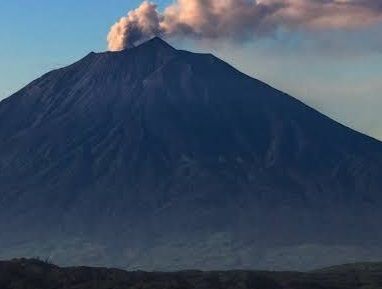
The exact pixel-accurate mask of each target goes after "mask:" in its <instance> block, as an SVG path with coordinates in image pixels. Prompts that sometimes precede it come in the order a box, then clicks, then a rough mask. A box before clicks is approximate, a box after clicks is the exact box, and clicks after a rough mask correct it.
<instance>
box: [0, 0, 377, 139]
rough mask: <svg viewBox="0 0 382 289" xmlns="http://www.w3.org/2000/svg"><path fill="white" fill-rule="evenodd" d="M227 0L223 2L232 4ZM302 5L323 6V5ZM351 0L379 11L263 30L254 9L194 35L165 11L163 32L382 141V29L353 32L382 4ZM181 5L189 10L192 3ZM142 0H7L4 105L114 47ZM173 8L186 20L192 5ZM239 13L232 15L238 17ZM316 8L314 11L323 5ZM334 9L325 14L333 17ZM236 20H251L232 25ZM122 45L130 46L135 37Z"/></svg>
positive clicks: (0, 28) (1, 10)
mask: <svg viewBox="0 0 382 289" xmlns="http://www.w3.org/2000/svg"><path fill="white" fill-rule="evenodd" d="M211 1H212V0H211ZM222 1H223V0H220V2H219V3H223V2H224V1H226V2H227V3H229V2H230V1H229V0H224V1H223V2H222ZM243 1H244V2H243ZM245 1H247V0H237V2H235V3H239V2H241V3H244V4H243V5H244V6H243V7H244V9H245V8H246V6H245V5H246V4H245V3H247V2H245ZM263 1H264V2H266V1H269V2H271V1H273V2H276V1H291V2H293V1H295V2H296V3H300V2H301V0H263ZM304 1H316V3H322V2H320V1H322V0H304ZM333 1H338V0H333ZM347 1H358V2H357V3H363V4H362V5H368V6H370V7H371V8H372V9H369V10H365V11H366V12H365V11H363V10H362V11H361V12H362V13H361V14H359V15H358V14H356V12H357V13H358V11H356V12H354V11H355V10H354V9H353V8H354V7H353V6H347V8H346V9H348V11H347V14H346V16H347V17H348V16H349V17H350V19H352V20H351V21H349V19H347V18H344V19H345V20H344V19H342V18H341V19H339V18H338V17H337V18H335V15H334V16H333V14H330V17H331V18H330V19H331V21H329V22H328V21H327V19H326V18H325V17H321V18H318V19H314V22H313V21H311V20H312V19H311V17H313V16H309V17H307V16H306V15H311V14H309V13H308V12H310V11H307V12H306V11H305V12H306V13H305V12H304V13H305V14H304V15H302V16H301V15H299V18H298V19H297V20H296V19H292V20H290V19H287V20H285V19H286V16H285V15H287V16H289V15H290V13H289V11H287V12H288V13H289V14H284V15H281V16H280V15H279V14H277V17H278V18H275V19H277V20H278V19H284V20H285V21H288V22H287V25H285V26H286V28H285V29H284V26H281V25H280V24H279V20H278V21H275V20H272V18H270V17H269V15H266V17H267V18H266V19H267V21H263V22H262V23H263V24H262V25H261V26H259V25H258V21H255V22H253V21H252V20H253V19H254V18H253V17H255V16H256V17H263V15H262V14H259V12H258V11H257V10H256V11H253V13H254V14H253V15H252V14H248V13H247V16H246V17H247V18H245V17H240V16H237V15H235V17H226V15H227V13H226V11H225V13H224V15H225V16H224V17H225V18H222V17H220V16H219V17H220V18H219V17H217V18H213V23H212V24H211V23H208V22H207V23H206V21H205V19H202V21H201V22H202V23H203V25H204V26H202V25H200V26H198V24H195V25H196V26H195V29H193V30H192V31H190V30H189V29H188V30H184V29H183V27H184V23H183V22H184V17H183V18H182V19H181V20H179V17H180V16H179V17H178V18H176V19H174V15H171V11H170V12H167V14H166V13H162V14H160V16H161V17H162V15H164V16H166V17H163V19H164V18H166V21H165V23H164V24H163V23H160V25H161V26H160V29H161V32H162V33H163V31H162V30H163V27H165V28H166V29H167V30H166V33H167V32H168V31H169V32H168V33H167V34H166V35H164V36H168V37H166V38H167V39H168V40H169V42H170V43H171V44H172V45H174V46H176V47H178V48H183V49H188V50H193V51H208V52H210V51H212V52H213V53H214V54H215V55H217V56H218V57H221V58H223V59H224V60H226V61H227V62H229V63H230V64H232V65H234V66H235V67H237V68H238V69H240V70H242V71H243V72H245V73H247V74H249V75H251V76H254V77H256V78H258V79H260V80H262V81H265V82H267V83H269V84H271V85H272V86H274V87H276V88H278V89H280V90H283V91H285V92H287V93H290V94H291V95H293V96H295V97H296V98H299V99H301V100H303V101H304V102H305V103H307V104H308V105H310V106H312V107H314V108H316V109H318V110H319V111H321V112H323V113H325V114H327V115H328V116H330V117H332V118H334V119H335V120H337V121H339V122H342V123H344V124H346V125H348V126H350V127H352V128H354V129H357V130H360V131H362V132H364V133H366V134H368V135H371V136H373V137H375V138H378V139H381V140H382V117H381V116H380V107H382V81H381V80H382V34H381V33H380V31H382V24H381V23H380V22H379V21H375V22H373V23H371V24H370V25H368V26H366V27H364V26H362V25H360V27H358V26H357V27H356V29H348V27H347V25H348V23H355V22H357V21H358V20H357V19H360V23H361V24H362V23H363V22H367V20H368V19H371V18H372V17H379V16H380V15H379V14H375V15H374V11H379V10H378V9H381V7H382V5H380V4H378V3H379V1H380V0H347ZM180 2H183V3H187V4H189V3H192V2H194V1H185V0H183V1H182V0H180ZM205 2H208V1H205ZM212 2H213V1H212ZM141 3H142V2H141V1H135V0H107V1H106V0H65V1H51V0H33V1H30V0H1V1H0V39H1V42H0V99H2V98H5V97H7V96H9V95H11V94H12V93H14V92H16V91H17V90H19V89H20V88H22V87H23V86H25V85H26V84H27V83H29V82H30V81H32V80H34V79H35V78H37V77H39V76H41V75H42V74H43V73H45V72H48V71H50V70H52V69H55V68H59V67H62V66H65V65H68V64H70V63H72V62H74V61H76V60H78V59H80V58H82V57H83V56H85V55H86V54H88V53H89V52H90V51H96V52H99V51H104V50H107V49H108V43H107V36H108V34H109V35H110V31H111V30H110V29H111V26H112V25H113V24H117V25H118V24H119V22H118V21H119V19H120V18H121V17H123V16H126V15H127V13H128V11H132V10H134V9H136V8H137V7H139V6H140V4H141ZM344 3H345V4H344ZM365 3H366V4H365ZM156 4H158V6H155V9H157V10H158V11H160V13H161V12H163V11H164V10H165V8H166V7H168V6H170V8H174V7H173V6H174V4H173V1H165V0H163V1H157V2H156ZM171 5H172V6H171ZM340 5H347V4H346V0H341V4H340ZM178 6H181V5H178ZM183 6H185V4H183ZM341 7H342V6H341ZM365 7H366V6H365ZM175 8H176V9H178V10H177V14H179V15H183V14H182V13H181V12H182V11H183V10H185V9H186V10H187V11H189V9H190V7H186V8H184V9H183V8H182V7H181V8H182V9H183V10H180V9H179V7H175ZM191 8H193V7H191ZM229 8H232V7H229ZM236 8H237V7H235V9H232V10H234V11H235V13H241V12H240V9H236ZM203 9H204V8H203V7H202V10H203ZM314 9H315V10H314V11H317V7H314ZM341 9H342V8H341ZM173 10H174V9H173ZM179 10H180V11H179ZM247 10H248V9H247ZM332 10H333V9H331V10H322V11H321V12H319V13H321V14H322V15H323V16H326V14H329V13H332ZM192 11H194V10H192ZM237 11H239V12H237ZM261 11H269V9H268V10H264V9H263V10H261ZM203 12H204V11H203ZM205 14H206V13H202V15H205ZM167 15H170V16H171V17H170V16H168V17H167ZM228 15H229V13H228ZM254 15H255V16H254ZM293 15H294V14H293ZM322 15H321V16H322ZM214 16H216V15H214ZM272 16H273V15H272ZM300 16H301V17H300ZM204 17H205V16H204ZM208 17H209V18H208V19H211V17H210V16H208ZM237 18H239V19H241V18H242V19H244V20H245V22H240V21H236V20H235V21H232V19H237ZM129 19H130V18H129ZM161 19H162V18H161ZM167 19H170V20H167ZM269 19H271V20H269ZM333 19H335V20H336V21H335V22H334V21H332V20H333ZM375 19H377V20H378V19H379V18H375ZM181 21H183V22H181ZM192 21H195V17H194V18H192ZM243 23H244V24H243ZM264 23H265V24H264ZM322 23H324V24H322ZM328 23H329V24H328ZM333 23H334V24H333ZM154 24H157V23H154ZM186 24H188V23H186ZM193 24H194V22H193ZM215 24H216V25H215ZM283 24H285V22H284V23H283ZM163 25H164V26H163ZM251 25H252V26H251ZM254 25H256V29H257V30H256V35H250V36H249V34H248V29H247V28H248V27H249V28H251V27H253V26H254ZM325 25H331V26H330V29H328V27H322V26H325ZM349 25H350V24H349ZM215 26H216V27H217V28H216V29H215ZM268 26H269V27H272V29H270V28H269V27H268ZM318 26H319V29H317V27H318ZM179 27H181V28H182V29H183V30H181V29H180V28H179ZM211 27H212V28H214V29H211ZM227 27H228V28H227ZM273 27H277V28H275V29H274V28H273ZM280 27H281V28H280ZM154 28H155V29H157V28H156V26H155V27H154ZM231 28H232V29H231ZM270 30H272V31H270ZM185 31H186V32H185ZM238 31H240V32H238ZM242 31H244V32H243V33H241V32H242ZM238 35H239V36H238ZM243 35H244V36H243ZM117 36H118V35H117ZM220 36H222V37H220ZM124 41H125V42H123V43H125V44H126V43H128V40H124ZM129 41H130V40H129ZM119 44H120V43H119ZM110 47H111V46H110V41H109V48H110ZM117 48H118V47H117Z"/></svg>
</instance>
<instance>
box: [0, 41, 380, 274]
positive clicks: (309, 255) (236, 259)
mask: <svg viewBox="0 0 382 289" xmlns="http://www.w3.org/2000/svg"><path fill="white" fill-rule="evenodd" d="M381 193H382V144H381V143H380V142H378V141H376V140H374V139H371V138H369V137H367V136H365V135H362V134H360V133H358V132H355V131H353V130H351V129H349V128H346V127H344V126H342V125H340V124H338V123H336V122H334V121H333V120H331V119H329V118H327V117H325V116H323V115H322V114H320V113H319V112H317V111H315V110H313V109H312V108H309V107H307V106H306V105H304V104H303V103H301V102H299V101H298V100H296V99H294V98H292V97H290V96H288V95H286V94H284V93H282V92H280V91H278V90H276V89H273V88H271V87H269V86H268V85H266V84H264V83H262V82H260V81H257V80H255V79H252V78H250V77H248V76H246V75H243V74H242V73H240V72H238V71H237V70H235V69H234V68H232V67H230V66H229V65H227V64H226V63H224V62H222V61H221V60H219V59H217V58H216V57H214V56H212V55H209V54H194V53H190V52H185V51H178V50H175V49H174V48H172V47H170V46H169V45H168V44H166V43H165V42H163V41H162V40H160V39H158V38H155V39H153V40H151V41H149V42H147V43H145V44H143V45H141V46H139V47H137V48H133V49H130V50H125V51H122V52H116V53H115V52H114V53H111V52H107V53H99V54H96V53H91V54H89V55H88V56H86V57H85V58H84V59H82V60H80V61H79V62H77V63H74V64H73V65H70V66H68V67H65V68H62V69H58V70H55V71H52V72H50V73H48V74H46V75H44V76H42V77H41V78H39V79H37V80H35V81H33V82H32V83H31V84H29V85H28V86H26V87H25V88H23V89H22V90H20V91H19V92H17V93H16V94H14V95H13V96H11V97H9V98H7V99H5V100H4V101H2V102H1V103H0V232H1V233H0V234H1V235H0V246H1V248H3V250H2V251H0V256H3V257H10V256H11V255H12V254H13V255H17V256H24V255H27V256H36V255H40V256H50V255H52V257H53V259H54V260H57V261H58V262H60V263H66V262H68V261H69V260H70V261H71V262H73V260H75V261H76V260H77V261H78V262H82V263H86V264H92V265H105V264H106V265H113V266H124V267H129V268H145V269H178V268H213V269H219V268H232V267H237V268H248V267H251V268H253V267H267V268H299V269H301V268H302V269H305V268H307V267H306V266H310V267H315V266H319V265H328V264H334V263H341V262H348V261H354V260H359V259H373V258H378V257H382V250H380V248H381V247H382V231H381V230H380V220H381V215H382V213H381V212H382V210H381V209H382V203H381V201H382V194H381ZM42 241H44V243H42ZM301 255H303V256H304V257H305V258H306V260H304V258H303V259H301V258H299V257H300V256H301ZM74 257H75V258H77V259H73V258H74Z"/></svg>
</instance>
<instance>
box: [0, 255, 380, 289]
mask: <svg viewBox="0 0 382 289" xmlns="http://www.w3.org/2000/svg"><path fill="white" fill-rule="evenodd" d="M0 288H1V289H19V288H20V289H21V288H23V289H53V288H54V289H61V288H62V289H64V288H65V289H85V288H86V289H87V288H89V289H90V288H91V289H98V288H99V289H111V288H113V289H124V288H142V289H143V288H145V289H150V288H152V289H157V288H158V289H159V288H160V289H167V288H168V289H170V288H171V289H177V288H179V289H188V288H190V289H191V288H198V289H199V288H200V289H215V288H216V289H218V288H219V289H228V288H229V289H231V288H232V289H233V288H237V289H247V288H248V289H353V288H354V289H377V288H382V264H381V263H364V264H353V265H344V266H338V267H333V268H328V269H323V270H319V271H314V272H309V273H299V272H261V271H258V272H255V271H226V272H224V271H220V272H218V271H216V272H202V271H183V272H176V273H159V272H155V273H147V272H139V271H137V272H127V271H122V270H117V269H105V268H90V267H72V268H60V267H57V266H55V265H52V264H49V263H47V262H42V261H39V260H33V259H30V260H28V259H15V260H12V261H4V262H0Z"/></svg>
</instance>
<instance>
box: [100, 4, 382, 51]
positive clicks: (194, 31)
mask: <svg viewBox="0 0 382 289" xmlns="http://www.w3.org/2000/svg"><path fill="white" fill-rule="evenodd" d="M381 21H382V2H381V1H380V0H177V1H176V2H174V3H173V4H171V5H169V6H168V7H166V8H165V9H164V11H163V12H159V11H158V9H157V5H156V4H155V3H152V2H148V1H144V2H143V3H142V4H141V5H140V6H139V7H138V8H137V9H135V10H132V11H130V12H128V14H127V16H125V17H122V18H121V19H120V20H119V21H118V22H117V23H115V24H114V25H113V26H112V27H111V29H110V32H109V34H108V37H107V40H108V46H109V50H111V51H118V50H123V49H125V48H128V47H131V46H134V45H135V44H138V43H140V42H143V41H145V40H147V39H149V38H152V37H153V36H163V37H172V36H178V37H179V36H180V37H183V36H184V37H192V38H201V39H217V38H220V39H231V40H240V41H241V40H244V39H252V38H255V37H261V36H264V35H268V34H270V33H272V32H274V31H275V30H276V29H278V28H280V27H283V28H285V29H288V30H294V29H301V28H303V29H310V30H316V29H327V30H328V29H329V30H330V29H356V28H358V27H364V26H368V25H373V24H375V23H378V22H381Z"/></svg>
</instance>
